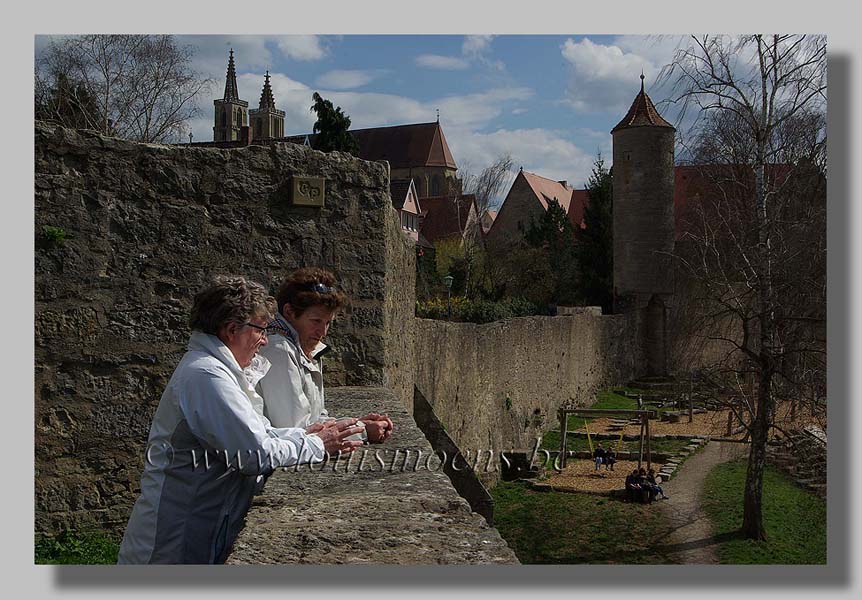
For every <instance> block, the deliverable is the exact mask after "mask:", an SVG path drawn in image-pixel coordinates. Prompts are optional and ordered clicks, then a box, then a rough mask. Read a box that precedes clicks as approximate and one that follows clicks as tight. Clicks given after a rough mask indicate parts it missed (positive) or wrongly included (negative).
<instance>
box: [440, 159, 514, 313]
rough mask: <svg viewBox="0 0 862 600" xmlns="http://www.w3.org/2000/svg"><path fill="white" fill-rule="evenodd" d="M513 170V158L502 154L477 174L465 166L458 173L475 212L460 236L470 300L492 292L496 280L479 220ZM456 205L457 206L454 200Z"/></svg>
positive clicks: (491, 204)
mask: <svg viewBox="0 0 862 600" xmlns="http://www.w3.org/2000/svg"><path fill="white" fill-rule="evenodd" d="M513 167H514V161H513V159H512V157H511V156H510V155H509V154H502V155H500V156H498V157H497V158H496V159H495V160H494V162H493V163H491V164H490V165H488V166H487V167H485V168H484V169H482V171H481V172H479V173H475V172H473V171H472V170H471V169H470V167H469V165H465V166H464V167H462V169H461V170H460V172H461V181H462V189H463V192H464V194H472V195H473V196H474V197H475V200H474V205H475V208H476V219H475V220H470V221H467V222H466V224H465V228H464V229H465V230H464V231H462V232H461V234H462V237H463V238H464V242H465V248H464V257H465V259H466V263H467V290H468V295H470V296H475V295H476V294H477V290H479V289H487V288H489V287H491V288H493V282H494V280H495V279H496V277H495V266H494V265H492V264H491V262H490V261H489V260H488V255H487V252H486V251H485V247H484V242H483V237H484V232H483V230H482V220H483V219H484V218H485V216H486V215H487V213H488V212H489V211H490V209H491V207H492V206H493V205H494V202H495V200H496V199H497V198H498V197H499V195H500V194H501V192H502V191H503V189H504V187H505V186H506V185H508V184H509V183H511V179H512V170H513ZM455 202H458V199H457V197H456V198H455ZM459 206H460V205H459Z"/></svg>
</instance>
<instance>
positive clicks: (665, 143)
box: [611, 74, 676, 375]
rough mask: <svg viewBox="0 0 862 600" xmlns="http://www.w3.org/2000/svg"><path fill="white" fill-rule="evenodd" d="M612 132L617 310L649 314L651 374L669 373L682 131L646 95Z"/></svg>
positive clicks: (639, 97)
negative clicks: (677, 148)
mask: <svg viewBox="0 0 862 600" xmlns="http://www.w3.org/2000/svg"><path fill="white" fill-rule="evenodd" d="M643 79H644V76H643V74H641V89H640V93H638V95H637V96H635V99H634V102H632V105H631V108H630V109H629V111H628V113H627V114H626V116H625V117H624V118H623V120H622V121H620V122H619V123H618V124H617V126H616V127H614V128H613V129H612V130H611V135H612V137H613V172H614V188H613V189H614V204H613V219H614V225H613V226H614V312H629V311H632V310H640V311H643V314H644V317H645V325H646V327H645V333H646V335H645V348H644V349H645V352H646V357H647V363H648V371H649V374H651V375H664V374H665V373H666V370H667V360H666V354H667V352H666V348H665V346H666V343H665V338H666V336H665V318H666V316H665V314H666V310H665V307H666V306H667V304H668V296H669V295H670V294H671V292H672V281H671V277H670V261H669V254H670V252H672V251H673V246H674V214H673V182H674V176H673V175H674V172H673V171H674V165H673V149H674V135H675V134H676V130H675V129H674V127H673V126H672V125H671V124H670V123H668V122H667V121H665V120H664V119H663V118H662V117H661V115H660V114H659V113H658V111H657V110H656V108H655V105H654V104H653V102H652V100H650V97H649V96H647V94H646V92H644V83H643Z"/></svg>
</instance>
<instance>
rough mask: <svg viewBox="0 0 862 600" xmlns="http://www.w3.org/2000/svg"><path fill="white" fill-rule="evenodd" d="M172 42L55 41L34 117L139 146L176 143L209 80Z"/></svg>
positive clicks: (45, 60)
mask: <svg viewBox="0 0 862 600" xmlns="http://www.w3.org/2000/svg"><path fill="white" fill-rule="evenodd" d="M192 54H193V49H192V47H190V46H177V44H176V42H175V41H174V38H173V36H170V35H98V34H93V35H81V36H71V37H64V38H55V39H52V40H51V42H50V44H48V46H47V47H46V48H45V50H44V52H43V53H42V55H41V56H39V57H38V58H37V63H36V103H37V111H36V114H37V116H38V117H40V118H44V119H50V120H53V121H56V122H58V123H60V124H62V125H64V126H68V127H77V128H87V129H94V130H96V131H99V132H101V133H103V134H105V135H114V136H118V137H124V138H128V139H133V140H137V141H141V142H167V141H179V140H180V139H181V138H182V136H183V134H184V133H185V131H186V130H187V127H188V121H189V120H190V119H191V118H193V117H194V116H196V115H197V114H198V113H199V112H200V109H199V108H198V106H197V103H196V101H195V100H196V98H197V96H198V94H200V93H202V92H207V91H208V90H209V89H210V85H211V83H212V80H209V79H205V78H202V77H200V76H198V74H197V73H195V72H194V70H193V69H192V68H191V58H192Z"/></svg>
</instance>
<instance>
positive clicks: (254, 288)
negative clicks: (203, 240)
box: [189, 275, 276, 335]
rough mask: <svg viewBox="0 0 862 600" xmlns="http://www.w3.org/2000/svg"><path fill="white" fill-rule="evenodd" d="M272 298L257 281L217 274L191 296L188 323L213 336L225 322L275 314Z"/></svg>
mask: <svg viewBox="0 0 862 600" xmlns="http://www.w3.org/2000/svg"><path fill="white" fill-rule="evenodd" d="M275 310H276V303H275V298H273V297H272V296H270V295H269V294H267V292H266V289H264V287H263V286H262V285H260V284H259V283H255V282H254V281H249V280H247V279H246V278H245V277H238V276H229V275H220V276H217V277H215V278H214V279H213V280H212V282H211V283H210V284H209V285H208V286H207V287H206V288H205V289H203V290H201V291H200V292H198V293H197V294H196V295H195V299H194V304H193V305H192V312H191V316H190V318H189V325H190V326H191V328H192V329H193V330H197V331H202V332H204V333H209V334H211V335H217V334H218V331H219V329H221V328H222V326H223V325H227V324H228V323H247V322H248V321H250V320H251V319H254V318H259V317H263V318H265V319H266V320H267V321H269V320H271V319H272V318H273V316H274V315H275Z"/></svg>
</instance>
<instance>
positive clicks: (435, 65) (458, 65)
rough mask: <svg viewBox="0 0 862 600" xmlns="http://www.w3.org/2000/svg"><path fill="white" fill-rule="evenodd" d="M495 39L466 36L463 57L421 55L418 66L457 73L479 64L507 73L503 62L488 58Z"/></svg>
mask: <svg viewBox="0 0 862 600" xmlns="http://www.w3.org/2000/svg"><path fill="white" fill-rule="evenodd" d="M493 39H494V36H493V35H467V36H464V41H463V42H462V43H461V57H457V56H441V55H439V54H420V55H419V56H417V57H416V65H417V66H419V67H425V68H427V69H440V70H449V71H456V70H463V69H467V68H469V67H470V65H471V64H474V63H478V64H481V65H483V66H485V67H487V68H489V69H493V70H495V71H505V70H506V65H505V64H504V63H503V61H502V60H492V59H491V58H489V57H488V53H489V51H490V50H491V40H493Z"/></svg>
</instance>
